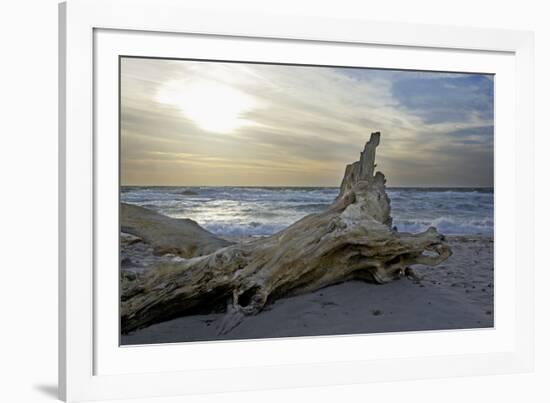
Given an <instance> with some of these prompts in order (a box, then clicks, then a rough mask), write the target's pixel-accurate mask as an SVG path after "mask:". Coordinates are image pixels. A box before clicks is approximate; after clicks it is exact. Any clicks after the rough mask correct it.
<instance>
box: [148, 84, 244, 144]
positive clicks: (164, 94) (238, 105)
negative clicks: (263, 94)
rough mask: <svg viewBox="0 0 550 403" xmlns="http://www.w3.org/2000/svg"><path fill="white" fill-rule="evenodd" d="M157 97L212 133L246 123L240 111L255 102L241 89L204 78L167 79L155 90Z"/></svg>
mask: <svg viewBox="0 0 550 403" xmlns="http://www.w3.org/2000/svg"><path fill="white" fill-rule="evenodd" d="M157 101H158V102H161V103H164V104H169V105H172V106H176V107H177V108H178V109H179V110H180V111H181V112H182V114H183V115H184V116H185V117H187V118H188V119H190V120H192V121H193V122H194V123H195V124H196V125H197V126H198V127H200V128H201V129H203V130H205V131H209V132H216V133H231V132H233V131H235V130H236V129H238V128H239V127H241V126H244V125H247V124H250V122H249V121H247V120H246V119H245V118H244V117H243V115H244V114H245V113H246V112H248V111H250V110H251V109H253V107H254V105H255V101H254V98H253V97H251V96H249V95H247V94H246V93H244V92H243V91H240V90H238V89H236V88H233V87H231V86H229V85H226V84H223V83H220V82H216V81H213V80H207V79H193V80H174V81H169V82H167V83H166V84H164V85H163V86H162V87H161V88H160V90H159V91H158V93H157Z"/></svg>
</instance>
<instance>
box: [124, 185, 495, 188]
mask: <svg viewBox="0 0 550 403" xmlns="http://www.w3.org/2000/svg"><path fill="white" fill-rule="evenodd" d="M119 187H188V188H193V187H195V188H198V187H233V188H339V187H340V185H334V186H327V185H324V186H314V185H127V184H125V185H120V186H119ZM494 187H495V186H494V185H492V186H479V185H468V186H466V185H435V186H434V185H412V186H411V185H406V186H399V185H392V186H386V188H432V189H433V188H442V189H445V188H455V189H460V188H464V189H471V188H477V189H491V188H494Z"/></svg>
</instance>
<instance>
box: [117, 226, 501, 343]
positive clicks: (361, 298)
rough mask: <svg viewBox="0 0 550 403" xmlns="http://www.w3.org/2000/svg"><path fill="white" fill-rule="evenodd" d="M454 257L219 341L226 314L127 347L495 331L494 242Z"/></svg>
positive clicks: (322, 299) (136, 335) (266, 318)
mask: <svg viewBox="0 0 550 403" xmlns="http://www.w3.org/2000/svg"><path fill="white" fill-rule="evenodd" d="M448 241H449V244H450V245H451V248H452V250H453V256H451V257H450V258H449V259H448V260H447V261H445V262H444V263H442V264H441V265H439V266H437V267H435V268H431V267H424V266H420V265H418V266H414V269H415V272H416V273H417V275H418V276H419V279H418V280H415V279H410V278H406V277H404V278H402V279H399V280H396V281H393V282H390V283H387V284H383V285H378V284H370V283H365V282H360V281H349V282H346V283H342V284H337V285H334V286H330V287H326V288H324V289H321V290H318V291H316V292H314V293H310V294H305V295H299V296H295V297H290V298H284V299H281V300H277V301H275V303H273V304H271V305H269V306H267V307H266V308H265V309H264V310H263V311H262V312H260V313H259V314H258V315H255V316H251V317H247V318H245V319H244V321H243V322H242V323H241V324H240V325H239V326H237V327H236V328H234V329H233V330H232V331H230V332H229V333H227V334H224V335H219V334H218V329H219V327H220V325H221V322H222V320H223V317H224V314H223V313H215V314H209V315H194V316H186V317H181V318H178V319H174V320H171V321H167V322H163V323H159V324H155V325H152V326H149V327H147V328H144V329H140V330H138V331H135V332H133V333H130V334H128V335H123V336H122V338H121V344H123V345H128V344H150V343H174V342H185V341H209V340H236V339H253V338H273V337H294V336H315V335H317V336H319V335H341V334H361V333H380V332H398V331H421V330H442V329H471V328H490V327H493V317H494V315H493V239H492V237H487V236H450V237H448Z"/></svg>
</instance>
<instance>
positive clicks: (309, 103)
mask: <svg viewBox="0 0 550 403" xmlns="http://www.w3.org/2000/svg"><path fill="white" fill-rule="evenodd" d="M121 80H122V84H121V88H122V94H121V95H122V96H121V99H122V105H121V107H122V110H121V116H122V122H121V123H122V132H121V135H122V141H121V143H122V150H121V152H122V153H121V155H122V180H123V183H124V184H163V185H168V184H188V185H189V184H194V185H201V184H202V185H311V186H337V185H338V184H339V182H340V180H341V176H342V174H343V170H344V168H345V165H346V164H347V163H350V162H353V161H354V160H356V159H357V158H358V155H359V151H360V150H361V148H362V146H363V144H364V142H365V141H366V140H368V138H369V135H370V132H372V131H381V132H382V136H383V138H382V144H381V146H380V147H379V149H378V153H379V154H378V155H379V158H378V161H377V162H378V166H379V169H380V170H382V171H384V172H385V173H386V175H387V177H388V179H389V184H390V185H394V186H417V185H426V186H435V185H439V186H441V185H462V186H492V183H493V179H492V158H493V155H492V152H493V151H492V144H493V143H492V139H493V126H492V125H493V102H494V101H493V80H492V77H491V76H486V75H472V74H443V73H424V72H405V71H390V70H374V69H350V68H328V67H306V66H281V65H258V64H242V63H214V62H191V61H173V60H158V59H155V60H152V59H133V58H132V59H129V58H126V59H123V62H122V77H121ZM174 83H177V85H174ZM189 83H194V84H193V85H192V86H189ZM197 83H207V84H205V85H202V84H201V85H198V84H197ZM167 88H168V89H169V90H170V91H169V92H168V93H170V94H171V95H170V96H169V97H166V96H164V97H163V96H160V95H159V94H166V93H167V92H166V91H167ZM189 88H193V96H192V97H190V96H189V94H190V93H191V91H189V92H188V93H187V94H186V93H185V92H186V91H188V89H189ZM201 88H204V89H205V90H204V91H201ZM216 88H225V90H224V91H225V92H221V91H219V92H217V89H216ZM227 88H230V89H231V90H230V91H228V90H227ZM220 94H222V95H223V94H229V95H231V94H239V95H235V96H229V95H228V96H226V97H225V98H223V99H222V98H217V96H218V95H219V96H220V97H221V96H222V95H220ZM195 99H196V103H197V105H195V104H193V101H194V100H195ZM239 99H246V100H247V104H246V107H240V106H239V105H235V104H232V105H230V106H231V107H229V106H228V108H227V109H228V110H229V112H230V113H231V114H229V112H228V111H227V110H225V109H223V110H222V108H224V106H225V105H228V103H231V102H233V103H238V102H239ZM191 109H192V110H193V113H191ZM222 113H223V114H224V115H223V116H224V119H225V122H226V123H227V124H225V125H220V124H218V125H216V124H209V123H215V120H216V116H221V114H222ZM205 119H206V121H205ZM208 119H212V122H209V121H208ZM227 119H229V120H227ZM231 119H233V120H231ZM229 123H232V124H229ZM209 129H211V130H209ZM224 130H225V131H224Z"/></svg>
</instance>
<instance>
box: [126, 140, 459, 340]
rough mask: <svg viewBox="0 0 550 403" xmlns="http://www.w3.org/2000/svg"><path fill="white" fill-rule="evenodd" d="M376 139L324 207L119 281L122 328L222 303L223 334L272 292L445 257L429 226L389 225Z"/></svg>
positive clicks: (376, 277) (373, 277)
mask: <svg viewBox="0 0 550 403" xmlns="http://www.w3.org/2000/svg"><path fill="white" fill-rule="evenodd" d="M379 137H380V134H379V133H373V135H372V136H371V139H370V141H369V142H368V143H367V144H366V145H365V149H364V151H363V152H362V153H361V155H360V159H359V161H357V162H355V163H353V164H351V165H348V166H347V168H346V173H345V176H344V180H343V181H342V185H341V189H340V194H339V196H338V198H337V199H336V200H335V201H334V203H333V204H332V205H331V206H330V207H329V208H328V209H327V210H326V211H324V212H322V213H318V214H311V215H308V216H306V217H304V218H302V219H301V220H299V221H297V222H296V223H294V224H292V225H291V226H289V227H288V228H286V229H285V230H283V231H281V232H279V233H277V234H274V235H272V236H270V237H267V238H262V239H258V240H255V241H252V242H248V243H239V244H235V245H230V246H227V247H224V248H221V249H219V250H217V251H215V252H213V253H211V254H208V255H205V256H200V257H195V258H192V259H181V258H179V259H178V258H175V259H172V260H170V261H168V262H166V261H165V262H162V263H159V264H158V265H157V267H156V268H155V269H154V270H151V271H149V272H148V273H146V274H145V275H142V276H135V278H132V279H129V280H126V281H125V283H124V287H123V292H122V294H123V295H122V302H121V304H122V306H121V313H122V317H121V323H122V331H123V332H124V333H127V332H130V331H132V330H135V329H138V328H142V327H145V326H148V325H151V324H153V323H156V322H161V321H165V320H168V319H172V318H175V317H178V316H181V315H184V314H190V313H193V312H201V311H212V310H215V309H220V307H225V306H226V309H227V316H226V321H225V324H224V326H223V328H222V329H221V332H227V331H229V330H230V329H232V328H233V327H234V326H236V325H237V324H238V323H239V322H240V320H242V318H243V317H244V316H246V315H252V314H256V313H258V312H260V311H261V310H262V309H263V307H264V306H265V305H266V304H268V303H269V302H270V301H273V300H276V299H277V298H281V297H284V296H288V295H295V294H300V293H306V292H311V291H315V290H317V289H319V288H322V287H326V286H328V285H331V284H335V283H339V282H343V281H347V280H351V279H362V280H367V281H373V282H377V283H385V282H388V281H391V280H392V279H395V278H398V277H400V276H403V275H405V272H406V271H407V273H408V272H410V270H409V266H410V265H413V264H425V265H430V266H435V265H437V264H439V263H441V262H442V261H444V260H445V259H447V258H448V257H449V256H450V255H451V250H450V248H449V247H448V246H447V245H446V244H445V243H444V240H445V239H444V237H443V236H442V235H441V234H439V233H438V232H437V231H436V229H435V228H430V229H428V230H427V231H425V232H423V233H420V234H409V233H399V232H397V231H395V230H393V229H392V228H391V224H392V219H391V216H390V200H389V198H388V196H387V194H386V190H385V178H384V175H383V174H382V173H380V172H377V173H376V174H373V172H374V168H375V165H374V156H375V149H376V147H377V146H378V143H379Z"/></svg>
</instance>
